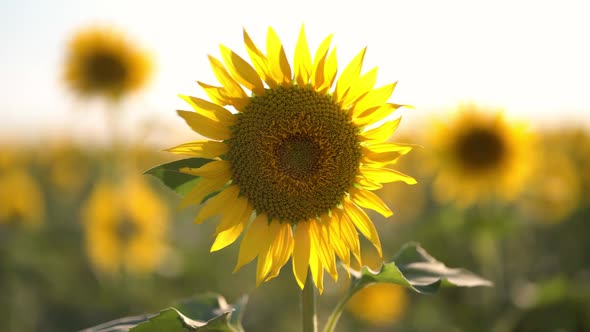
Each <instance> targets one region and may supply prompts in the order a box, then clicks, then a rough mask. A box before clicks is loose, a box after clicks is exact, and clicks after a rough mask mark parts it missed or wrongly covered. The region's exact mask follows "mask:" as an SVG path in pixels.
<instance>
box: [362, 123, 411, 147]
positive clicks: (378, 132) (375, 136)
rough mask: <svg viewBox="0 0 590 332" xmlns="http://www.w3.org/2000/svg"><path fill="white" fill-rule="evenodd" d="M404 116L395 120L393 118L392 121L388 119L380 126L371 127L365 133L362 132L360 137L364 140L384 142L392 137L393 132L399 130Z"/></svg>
mask: <svg viewBox="0 0 590 332" xmlns="http://www.w3.org/2000/svg"><path fill="white" fill-rule="evenodd" d="M401 120H402V118H401V117H399V118H397V119H395V120H391V121H387V122H385V123H383V124H382V125H380V126H379V127H376V128H373V129H370V130H367V131H365V132H364V133H361V134H360V135H359V138H360V139H361V140H362V141H367V142H370V141H377V142H384V141H386V140H387V139H389V137H391V135H393V133H394V132H395V131H396V130H397V127H399V124H400V122H401Z"/></svg>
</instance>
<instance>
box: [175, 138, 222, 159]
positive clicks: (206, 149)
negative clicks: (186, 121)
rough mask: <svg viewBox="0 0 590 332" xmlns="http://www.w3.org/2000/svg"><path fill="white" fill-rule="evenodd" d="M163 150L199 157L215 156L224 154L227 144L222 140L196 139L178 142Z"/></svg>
mask: <svg viewBox="0 0 590 332" xmlns="http://www.w3.org/2000/svg"><path fill="white" fill-rule="evenodd" d="M165 151H167V152H171V153H175V154H184V155H189V156H194V157H200V158H217V157H219V156H221V155H223V154H226V153H227V152H228V151H229V146H228V145H227V144H225V143H223V142H216V141H196V142H188V143H184V144H180V145H177V146H175V147H172V148H169V149H166V150H165Z"/></svg>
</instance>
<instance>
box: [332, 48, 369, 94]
mask: <svg viewBox="0 0 590 332" xmlns="http://www.w3.org/2000/svg"><path fill="white" fill-rule="evenodd" d="M366 52H367V48H366V47H365V48H363V49H362V50H361V51H360V52H359V53H358V54H357V55H356V56H355V57H354V58H353V59H352V61H350V63H349V64H348V65H347V66H346V68H344V70H343V71H342V74H340V77H339V78H338V82H337V83H336V89H335V90H334V100H335V101H336V102H337V103H340V102H341V101H342V98H343V97H344V94H345V93H346V92H347V91H348V89H349V88H350V87H351V86H352V84H353V83H354V81H356V79H357V78H358V76H359V74H360V73H361V67H362V66H363V59H364V58H365V53H366Z"/></svg>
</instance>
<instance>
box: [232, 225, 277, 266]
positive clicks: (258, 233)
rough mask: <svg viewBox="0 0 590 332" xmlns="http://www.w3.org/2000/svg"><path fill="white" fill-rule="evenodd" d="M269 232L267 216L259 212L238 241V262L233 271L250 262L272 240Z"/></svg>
mask: <svg viewBox="0 0 590 332" xmlns="http://www.w3.org/2000/svg"><path fill="white" fill-rule="evenodd" d="M269 234H270V232H269V225H268V217H267V216H266V215H265V214H259V215H258V216H257V217H256V218H255V219H254V221H252V224H250V227H249V228H248V229H247V230H246V234H244V238H243V239H242V242H241V243H240V252H239V254H238V262H237V264H236V267H235V268H234V272H236V271H237V270H238V269H240V268H241V267H242V266H244V265H246V264H248V263H250V262H251V261H252V260H253V259H254V258H255V257H256V256H258V254H259V253H260V251H261V250H262V249H263V248H268V246H269V244H270V242H271V241H272V238H270V236H269Z"/></svg>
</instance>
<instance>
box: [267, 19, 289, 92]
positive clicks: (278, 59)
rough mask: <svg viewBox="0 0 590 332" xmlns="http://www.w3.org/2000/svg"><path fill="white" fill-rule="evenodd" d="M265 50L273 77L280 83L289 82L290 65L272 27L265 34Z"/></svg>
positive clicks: (286, 84)
mask: <svg viewBox="0 0 590 332" xmlns="http://www.w3.org/2000/svg"><path fill="white" fill-rule="evenodd" d="M266 52H267V53H268V54H267V56H268V63H269V65H270V70H271V73H272V76H273V77H274V79H275V80H276V81H277V82H279V83H281V84H282V85H285V86H289V85H290V84H291V66H289V60H287V55H286V54H285V49H284V48H283V44H282V43H281V40H280V39H279V36H278V35H277V33H276V32H275V31H274V29H273V28H271V27H269V28H268V32H267V34H266Z"/></svg>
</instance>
